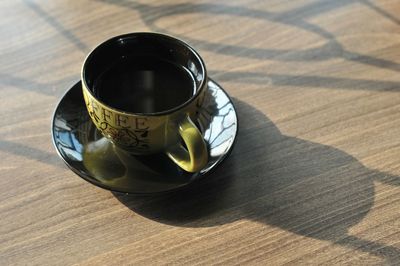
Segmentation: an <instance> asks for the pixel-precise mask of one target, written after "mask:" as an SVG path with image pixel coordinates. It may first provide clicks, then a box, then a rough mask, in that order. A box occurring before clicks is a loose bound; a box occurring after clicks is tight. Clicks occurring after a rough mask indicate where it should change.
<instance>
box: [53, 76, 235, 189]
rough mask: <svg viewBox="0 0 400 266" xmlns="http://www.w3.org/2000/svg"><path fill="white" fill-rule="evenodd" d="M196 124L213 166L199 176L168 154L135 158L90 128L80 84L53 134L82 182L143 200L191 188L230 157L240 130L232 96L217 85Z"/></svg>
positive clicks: (60, 110)
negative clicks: (193, 183) (179, 164)
mask: <svg viewBox="0 0 400 266" xmlns="http://www.w3.org/2000/svg"><path fill="white" fill-rule="evenodd" d="M196 124H197V125H198V126H199V128H200V130H201V131H202V132H203V136H204V139H205V141H206V143H207V146H208V151H209V161H208V163H207V165H206V167H204V168H203V169H202V170H201V171H200V172H198V173H188V172H185V171H183V170H182V169H180V168H179V167H178V166H176V165H175V164H174V163H173V162H172V161H171V160H170V159H169V158H168V157H167V155H165V154H155V155H150V156H135V155H132V154H129V153H127V152H126V151H123V150H121V149H119V148H117V147H115V146H114V145H113V144H112V143H111V142H110V141H109V140H108V139H106V138H104V137H103V136H102V135H101V134H100V133H99V132H98V131H97V129H96V127H95V126H94V125H93V123H92V122H91V120H90V118H89V116H88V114H87V111H86V106H85V104H84V101H83V96H82V91H81V83H80V82H78V83H77V84H75V85H74V86H73V87H72V88H71V89H70V90H69V91H68V92H67V93H66V94H65V95H64V97H63V98H62V99H61V101H60V103H59V104H58V106H57V108H56V111H55V114H54V117H53V127H52V131H53V142H54V145H55V147H56V149H57V152H58V153H59V155H60V157H61V158H62V159H63V160H64V162H65V163H66V164H67V165H68V166H69V167H70V168H71V170H73V171H74V172H75V173H77V174H78V175H79V176H81V177H82V178H84V179H85V180H87V181H89V182H91V183H93V184H95V185H97V186H100V187H103V188H106V189H110V190H113V191H119V192H126V193H135V194H144V193H158V192H166V191H170V190H174V189H178V188H181V187H183V186H186V185H188V184H190V183H191V182H193V181H194V180H196V179H198V178H200V177H203V176H205V175H206V174H208V173H209V172H210V171H211V170H213V169H214V168H215V167H216V166H217V165H218V164H219V163H221V162H222V161H223V160H224V159H225V157H226V156H227V155H228V154H229V152H230V151H231V149H232V147H233V143H234V141H235V138H236V134H237V130H238V123H237V115H236V111H235V108H234V106H233V104H232V102H231V100H230V99H229V97H228V95H227V94H226V93H225V92H224V91H223V90H222V88H221V87H220V86H219V85H218V84H216V83H215V82H214V81H212V80H209V82H208V92H207V94H206V97H205V100H204V103H203V105H202V107H201V108H200V110H199V119H198V121H196Z"/></svg>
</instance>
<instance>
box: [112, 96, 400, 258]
mask: <svg viewBox="0 0 400 266" xmlns="http://www.w3.org/2000/svg"><path fill="white" fill-rule="evenodd" d="M234 103H235V106H236V108H237V112H238V116H239V122H240V131H239V134H238V137H237V142H236V146H235V147H234V150H233V152H232V154H231V155H230V157H229V158H227V160H226V161H225V162H224V163H223V164H222V165H221V166H220V167H218V169H216V171H215V172H214V173H212V174H211V175H209V176H208V177H205V178H203V179H201V180H199V181H197V182H195V183H194V184H193V185H192V186H190V187H188V188H187V189H185V190H181V191H177V192H173V193H169V194H164V195H156V196H149V197H143V196H140V197H139V196H131V195H126V194H119V193H114V196H115V197H116V198H117V199H118V200H119V201H120V202H121V203H123V204H124V205H126V206H127V207H128V208H129V209H131V210H132V211H134V212H135V213H137V214H139V215H142V216H144V217H147V218H149V219H152V220H154V221H157V222H160V223H164V224H169V225H174V226H181V227H192V228H193V227H211V226H218V225H223V224H226V223H231V222H234V221H237V220H241V219H249V220H254V221H258V222H262V223H265V224H268V225H272V226H276V227H279V228H281V229H283V230H286V231H289V232H293V233H295V234H298V235H301V236H307V237H311V238H315V239H320V240H326V241H330V242H332V243H334V244H337V245H342V246H346V247H350V248H351V249H354V250H355V249H357V250H361V251H364V252H366V253H369V254H373V255H375V256H379V257H382V258H384V259H385V260H386V261H387V262H395V261H398V260H399V259H400V249H398V248H396V247H394V246H389V245H385V244H381V243H378V242H372V241H369V240H365V239H360V238H358V237H356V236H352V235H349V234H348V230H349V228H351V227H352V226H354V225H356V224H357V223H359V222H360V221H361V220H362V219H363V218H364V217H365V215H366V214H367V213H368V212H369V211H370V210H371V208H372V206H373V204H374V196H375V191H374V181H380V182H386V183H388V184H390V185H394V186H398V185H400V181H399V177H397V176H390V175H388V174H386V173H381V172H378V171H375V170H371V169H368V168H367V167H365V166H364V165H362V164H361V163H360V162H359V161H358V160H357V159H356V158H354V157H352V156H351V155H349V154H347V153H345V152H344V151H341V150H339V149H336V148H333V147H330V146H327V145H322V144H319V143H315V142H311V141H306V140H303V139H299V138H295V137H290V136H285V135H283V134H281V133H280V131H279V129H278V128H277V127H276V126H275V125H274V124H273V123H272V122H271V121H270V120H269V119H268V118H267V117H266V116H265V115H264V114H263V113H262V112H260V111H258V110H257V109H255V108H254V107H252V106H250V105H248V104H246V103H245V102H242V101H240V100H237V99H234Z"/></svg>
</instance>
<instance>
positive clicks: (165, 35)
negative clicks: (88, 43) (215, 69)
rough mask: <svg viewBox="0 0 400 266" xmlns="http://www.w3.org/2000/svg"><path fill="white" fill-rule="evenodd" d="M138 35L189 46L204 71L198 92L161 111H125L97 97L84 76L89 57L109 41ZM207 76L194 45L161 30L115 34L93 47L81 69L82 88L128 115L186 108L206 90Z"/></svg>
mask: <svg viewBox="0 0 400 266" xmlns="http://www.w3.org/2000/svg"><path fill="white" fill-rule="evenodd" d="M138 35H139V36H140V35H143V36H145V35H148V36H155V37H161V38H165V39H169V40H172V41H174V42H178V43H180V44H181V45H183V46H185V47H186V48H188V50H189V51H190V52H191V53H193V55H194V56H195V58H196V59H197V60H198V61H199V62H200V66H201V70H202V71H203V78H202V79H201V81H200V85H199V86H198V90H196V93H195V94H193V95H192V96H191V97H190V98H189V99H188V100H186V101H185V102H184V103H182V104H180V105H178V106H175V107H174V108H171V109H167V110H164V111H160V112H150V113H142V112H127V111H124V110H121V109H118V108H115V107H112V106H110V105H108V104H106V103H104V102H103V101H101V100H100V99H99V98H98V97H96V96H95V95H94V94H93V92H92V90H90V89H89V86H88V84H87V83H86V80H85V78H84V77H85V69H86V64H87V62H88V59H90V58H91V57H92V56H93V54H94V52H95V51H97V50H98V49H101V48H102V47H103V46H106V45H107V44H108V43H111V42H115V41H122V40H124V39H127V38H130V37H132V36H138ZM207 77H208V76H207V69H206V66H205V63H204V61H203V59H202V58H201V56H200V55H199V53H198V52H196V50H195V49H194V48H193V47H192V46H190V45H189V44H188V43H186V42H185V41H182V40H180V39H178V38H175V37H173V36H171V35H167V34H164V33H159V32H132V33H126V34H121V35H117V36H114V37H112V38H109V39H107V40H105V41H103V42H101V43H100V44H98V45H97V46H96V47H95V48H93V49H92V50H91V51H90V52H89V53H88V54H87V56H86V58H85V60H84V61H83V64H82V69H81V82H82V89H84V90H85V91H86V92H87V93H89V94H90V95H91V96H92V97H93V98H94V99H95V100H96V101H97V102H99V103H100V104H101V105H102V106H103V108H104V107H106V108H107V109H110V110H112V111H114V112H118V113H122V114H124V115H127V116H162V115H168V114H171V113H174V112H176V111H178V110H181V109H183V108H185V107H186V106H188V105H190V104H191V103H192V102H193V101H194V100H195V99H197V97H198V96H199V95H200V94H201V92H202V91H203V90H204V87H205V84H207V83H206V82H207V79H208V78H207Z"/></svg>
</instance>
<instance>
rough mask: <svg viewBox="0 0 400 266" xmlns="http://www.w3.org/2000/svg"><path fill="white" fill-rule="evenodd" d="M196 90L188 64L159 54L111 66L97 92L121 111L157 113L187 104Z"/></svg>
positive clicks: (133, 58) (95, 90) (100, 97)
mask: <svg viewBox="0 0 400 266" xmlns="http://www.w3.org/2000/svg"><path fill="white" fill-rule="evenodd" d="M195 90H196V83H195V80H194V77H193V75H192V74H191V72H190V71H189V70H188V69H186V68H185V67H183V66H180V65H178V64H175V63H173V62H170V61H167V60H163V59H160V58H156V57H151V56H143V57H138V56H135V57H127V58H123V59H121V60H120V61H118V62H116V63H115V64H113V65H112V66H110V68H109V69H107V70H106V71H105V72H103V73H102V74H101V75H100V76H99V77H98V78H97V79H96V80H95V82H94V89H93V92H94V94H95V95H96V97H97V98H98V99H100V100H101V101H102V102H103V103H105V104H107V105H109V106H111V107H114V108H117V109H119V110H123V111H126V112H133V113H154V112H162V111H166V110H169V109H172V108H174V107H177V106H179V105H181V104H183V103H184V102H186V101H187V100H188V99H190V98H191V97H192V96H193V95H194V93H195Z"/></svg>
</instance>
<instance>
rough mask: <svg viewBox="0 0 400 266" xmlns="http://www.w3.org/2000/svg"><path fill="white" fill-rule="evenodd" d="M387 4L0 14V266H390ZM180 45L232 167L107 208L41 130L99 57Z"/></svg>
mask: <svg viewBox="0 0 400 266" xmlns="http://www.w3.org/2000/svg"><path fill="white" fill-rule="evenodd" d="M399 13H400V3H399V2H398V1H396V0H392V1H390V0H387V1H369V0H356V1H351V0H337V1H330V0H302V1H280V0H274V1H255V0H233V1H211V0H210V1H195V2H192V3H189V2H182V1H168V2H167V1H165V3H163V2H161V1H155V0H154V1H127V0H123V1H118V2H114V1H111V0H98V1H67V0H59V1H50V0H42V1H38V0H36V1H30V0H29V1H28V0H21V1H12V0H5V1H1V2H0V36H1V41H0V45H1V46H0V62H1V65H0V86H1V96H0V119H1V121H2V123H1V126H0V158H1V161H0V170H1V174H0V176H1V178H0V216H1V219H0V264H1V265H22V264H32V265H55V264H57V265H63V264H65V265H71V264H82V265H121V264H138V265H153V264H154V265H159V264H178V265H179V264H182V265H194V264H206V265H209V264H224V265H234V264H254V265H256V264H273V265H280V264H293V265H299V264H321V263H325V264H338V263H341V264H344V263H347V264H360V265H366V264H397V265H398V264H399V263H400V116H399V114H400V75H399V72H400V17H399V15H398V14H399ZM134 31H156V32H163V33H167V34H171V35H174V36H177V37H179V38H181V39H183V40H185V41H187V42H188V43H190V44H191V45H193V46H194V47H195V48H196V49H197V50H198V51H199V53H200V54H201V55H202V57H203V58H204V60H205V62H206V65H207V68H208V71H209V74H210V76H211V77H212V78H213V79H215V80H217V81H218V82H219V83H220V84H221V85H222V86H223V87H224V88H225V90H226V91H227V92H228V93H229V94H230V95H231V96H232V98H233V100H234V103H235V105H236V107H237V111H238V116H239V119H240V133H239V135H238V138H237V143H236V146H235V148H234V150H233V153H232V154H231V156H230V157H229V158H228V159H227V160H226V161H225V162H224V164H223V165H221V166H220V167H219V168H218V169H217V171H215V172H214V173H213V174H212V175H210V176H208V177H207V178H205V179H204V180H202V181H201V182H199V183H198V184H197V185H196V186H195V187H193V188H191V189H188V190H185V191H182V192H179V193H174V194H169V195H163V196H154V197H132V196H127V195H113V194H112V193H111V192H109V191H106V190H103V189H100V188H98V187H96V186H94V185H91V184H89V183H87V182H86V181H84V180H82V179H81V178H79V177H78V176H77V175H75V174H74V173H72V172H71V171H70V170H69V169H68V168H67V167H66V166H65V165H64V164H63V162H62V161H61V159H60V158H59V157H58V156H57V154H56V151H55V149H54V147H53V145H52V141H51V136H50V121H51V117H52V113H53V110H54V108H55V107H56V105H57V102H58V101H59V99H60V97H61V96H62V95H63V94H64V93H65V91H66V90H68V88H70V87H71V86H72V85H73V84H74V83H76V81H77V80H79V77H80V68H81V64H82V62H83V60H84V58H85V55H86V54H87V53H88V52H89V51H90V50H91V49H92V48H93V47H95V46H96V45H97V44H98V43H100V42H102V41H103V40H105V39H107V38H110V37H111V36H115V35H119V34H122V33H127V32H134Z"/></svg>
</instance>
